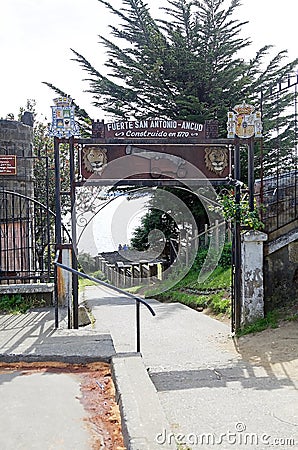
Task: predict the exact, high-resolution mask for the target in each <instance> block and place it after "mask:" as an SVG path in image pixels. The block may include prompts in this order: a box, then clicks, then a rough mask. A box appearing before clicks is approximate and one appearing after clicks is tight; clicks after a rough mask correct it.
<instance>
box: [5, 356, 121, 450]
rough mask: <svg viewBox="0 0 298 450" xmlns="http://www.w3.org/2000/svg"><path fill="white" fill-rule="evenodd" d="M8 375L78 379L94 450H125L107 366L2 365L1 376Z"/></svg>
mask: <svg viewBox="0 0 298 450" xmlns="http://www.w3.org/2000/svg"><path fill="white" fill-rule="evenodd" d="M6 371H18V372H21V373H22V375H28V376H29V375H30V374H32V373H36V372H51V373H69V374H71V375H73V376H75V377H76V378H78V382H79V383H80V390H81V396H80V398H78V400H80V402H81V403H82V405H83V406H84V409H85V411H86V416H85V418H84V422H85V423H86V426H87V427H88V429H89V432H90V436H91V441H92V444H91V445H92V447H91V448H92V450H101V449H106V450H125V447H124V444H123V437H122V431H121V418H120V412H119V408H118V405H117V404H116V402H115V388H114V384H113V381H112V377H111V372H110V366H109V365H108V364H105V363H92V364H86V365H80V364H78V365H73V364H63V363H51V362H48V363H31V364H27V363H16V364H5V363H0V372H2V373H3V372H6Z"/></svg>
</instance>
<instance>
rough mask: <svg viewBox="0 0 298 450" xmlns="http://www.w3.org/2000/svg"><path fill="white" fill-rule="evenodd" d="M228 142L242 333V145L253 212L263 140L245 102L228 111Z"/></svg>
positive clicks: (235, 319)
mask: <svg viewBox="0 0 298 450" xmlns="http://www.w3.org/2000/svg"><path fill="white" fill-rule="evenodd" d="M227 130H228V139H234V177H235V205H236V217H235V222H234V236H233V244H234V245H233V263H234V268H233V269H234V272H233V274H232V277H233V283H232V286H233V299H232V302H233V304H232V331H233V332H235V331H237V330H239V328H240V325H241V313H242V312H241V272H242V270H241V234H240V232H241V214H240V202H241V180H240V179H241V163H240V146H241V142H245V143H246V142H247V143H248V144H247V146H248V191H249V210H250V211H251V212H252V211H254V138H255V137H258V138H261V137H262V120H261V113H260V112H259V111H256V112H255V107H254V106H253V105H249V104H247V103H245V102H243V103H242V104H241V105H236V106H235V108H234V111H230V112H228V122H227Z"/></svg>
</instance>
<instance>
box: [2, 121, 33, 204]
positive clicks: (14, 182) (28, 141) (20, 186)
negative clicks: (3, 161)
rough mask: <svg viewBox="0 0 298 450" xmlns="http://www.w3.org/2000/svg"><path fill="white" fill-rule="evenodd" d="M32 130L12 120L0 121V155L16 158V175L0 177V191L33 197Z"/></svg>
mask: <svg viewBox="0 0 298 450" xmlns="http://www.w3.org/2000/svg"><path fill="white" fill-rule="evenodd" d="M32 152H33V128H32V127H31V126H28V125H24V124H23V123H21V122H16V121H14V120H0V155H16V156H17V175H7V176H3V175H0V189H1V188H5V189H6V190H10V191H15V192H18V193H21V194H24V195H27V196H29V197H33V194H34V184H33V181H34V180H33V160H32V159H31V157H32V156H33V153H32Z"/></svg>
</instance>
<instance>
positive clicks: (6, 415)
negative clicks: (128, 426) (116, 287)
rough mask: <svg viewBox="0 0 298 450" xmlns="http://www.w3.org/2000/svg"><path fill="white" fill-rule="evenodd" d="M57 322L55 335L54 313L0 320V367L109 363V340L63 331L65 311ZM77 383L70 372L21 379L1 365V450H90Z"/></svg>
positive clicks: (48, 310)
mask: <svg viewBox="0 0 298 450" xmlns="http://www.w3.org/2000/svg"><path fill="white" fill-rule="evenodd" d="M59 317H60V328H59V329H58V330H55V329H54V309H53V308H44V309H36V310H32V311H29V312H28V313H26V314H21V315H9V314H7V315H0V363H7V362H18V361H24V362H36V361H38V362H42V361H45V362H48V361H58V362H66V363H85V362H92V361H109V360H110V358H111V356H113V355H114V354H115V350H114V347H113V343H112V340H111V337H110V336H109V335H106V334H101V333H99V332H96V331H94V330H91V329H80V330H67V329H66V326H67V324H66V320H65V318H66V311H65V310H63V309H62V310H60V313H59ZM80 383H81V381H80V379H79V377H78V376H75V375H73V374H69V373H52V372H51V371H48V372H47V371H45V372H44V371H43V372H39V373H30V374H26V375H24V374H23V373H22V372H19V371H18V370H13V371H12V370H11V369H9V370H8V369H3V367H1V365H0V399H1V403H0V405H1V407H0V450H88V449H91V448H92V434H91V432H90V430H89V429H87V426H86V422H85V421H86V417H88V412H86V411H85V410H84V407H83V406H82V404H81V403H80V398H81V397H82V393H81V392H80Z"/></svg>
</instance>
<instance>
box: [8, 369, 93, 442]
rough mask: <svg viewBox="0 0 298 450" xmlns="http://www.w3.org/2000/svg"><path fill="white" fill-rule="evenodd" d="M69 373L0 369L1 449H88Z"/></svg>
mask: <svg viewBox="0 0 298 450" xmlns="http://www.w3.org/2000/svg"><path fill="white" fill-rule="evenodd" d="M80 397H81V392H80V380H77V379H75V377H74V376H73V375H71V374H63V373H59V374H55V373H32V374H30V375H26V376H24V375H22V373H20V372H17V371H14V372H8V371H6V372H4V373H3V372H2V373H1V372H0V398H1V408H0V430H1V433H0V448H1V450H42V449H46V450H75V449H79V450H88V449H90V448H91V443H92V442H91V434H90V432H89V431H88V429H87V427H86V425H85V422H84V419H85V418H86V416H87V413H86V411H85V410H84V407H83V406H82V405H81V403H80V401H79V400H78V399H79V398H80Z"/></svg>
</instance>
